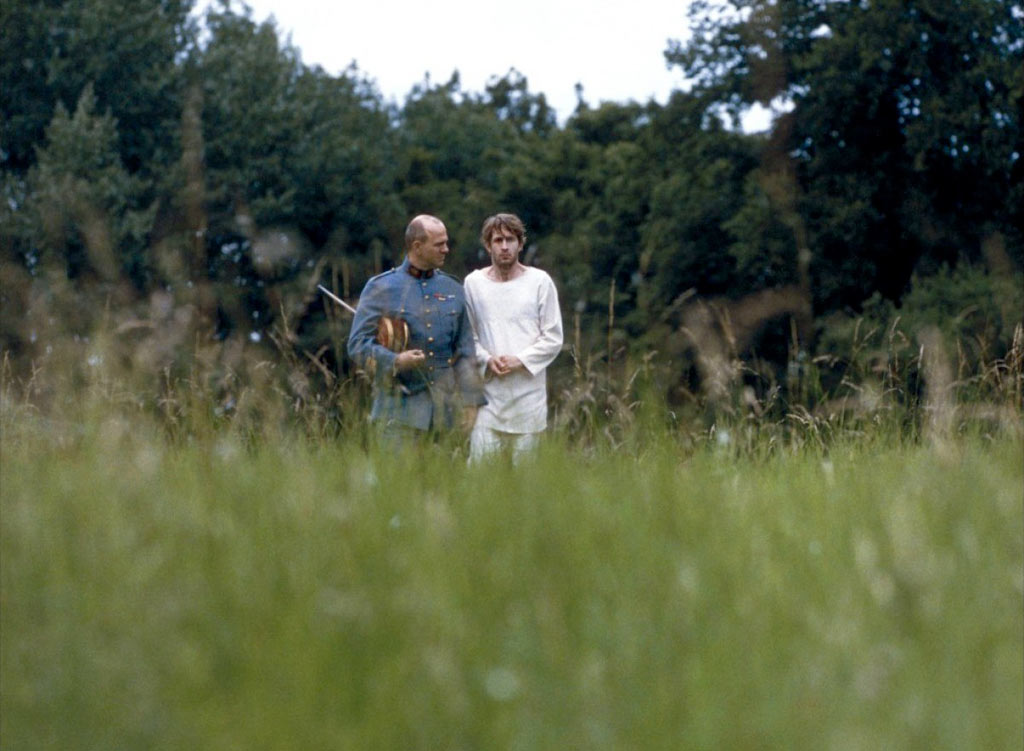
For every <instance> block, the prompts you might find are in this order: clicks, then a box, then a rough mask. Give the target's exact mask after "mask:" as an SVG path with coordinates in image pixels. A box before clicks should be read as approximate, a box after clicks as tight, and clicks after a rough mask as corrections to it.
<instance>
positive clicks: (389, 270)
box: [366, 268, 398, 284]
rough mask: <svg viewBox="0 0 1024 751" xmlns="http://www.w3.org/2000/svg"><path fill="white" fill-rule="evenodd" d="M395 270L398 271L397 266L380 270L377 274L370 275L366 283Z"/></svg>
mask: <svg viewBox="0 0 1024 751" xmlns="http://www.w3.org/2000/svg"><path fill="white" fill-rule="evenodd" d="M396 271H398V269H397V268H390V269H388V270H387V271H382V272H381V273H379V274H377V275H376V276H371V277H370V278H369V279H367V281H366V283H367V284H369V283H370V282H372V281H376V280H377V279H381V278H383V277H385V276H387V275H388V274H394V273H395V272H396Z"/></svg>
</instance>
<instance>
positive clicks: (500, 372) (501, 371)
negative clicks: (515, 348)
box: [487, 355, 526, 378]
mask: <svg viewBox="0 0 1024 751" xmlns="http://www.w3.org/2000/svg"><path fill="white" fill-rule="evenodd" d="M525 367H526V366H524V365H523V361H522V360H520V359H519V358H518V357H516V356H515V355H498V356H497V357H492V358H491V359H490V360H488V361H487V369H488V370H489V371H491V372H492V373H494V375H496V376H498V377H499V378H502V377H504V376H507V375H508V374H509V373H512V372H515V371H516V370H521V369H523V368H525Z"/></svg>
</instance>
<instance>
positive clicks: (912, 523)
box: [0, 417, 1024, 751]
mask: <svg viewBox="0 0 1024 751" xmlns="http://www.w3.org/2000/svg"><path fill="white" fill-rule="evenodd" d="M28 422H30V420H27V419H22V418H18V420H17V421H14V422H12V421H10V420H8V421H7V423H6V424H5V434H4V437H3V446H2V448H3V451H2V465H0V472H2V475H0V476H2V486H0V501H2V507H0V512H2V517H0V518H2V554H3V560H2V567H0V583H2V601H0V606H2V607H0V644H2V655H0V656H2V663H0V668H2V670H0V718H2V719H0V722H2V725H0V732H2V738H3V746H4V748H5V749H9V750H10V751H14V750H16V749H115V748H116V749H182V748H195V749H218V750H219V749H253V748H266V749H335V748H337V749H567V748H580V749H687V748H706V749H747V748H779V749H790V748H806V749H881V748H900V749H914V748H919V749H957V750H958V751H959V750H962V749H1019V748H1021V746H1022V744H1024V730H1022V717H1021V707H1022V706H1024V610H1022V595H1024V552H1022V545H1024V541H1022V538H1024V516H1022V514H1024V466H1022V464H1024V462H1022V458H1024V445H1022V443H1021V442H1020V440H1019V438H1016V437H1010V438H996V439H994V440H993V439H983V438H975V439H971V438H961V439H957V440H955V441H953V442H951V443H947V444H944V445H943V446H942V447H941V450H939V449H936V448H932V447H931V446H929V445H925V444H924V443H923V442H922V441H915V442H907V441H897V440H894V441H888V440H885V439H882V438H879V439H877V440H858V441H853V442H844V441H838V442H836V443H835V445H832V446H830V447H829V449H828V450H827V451H825V450H821V449H815V448H813V447H805V448H803V449H799V450H785V449H778V450H775V451H772V452H770V453H769V454H768V455H767V456H761V457H757V458H754V457H752V456H751V455H750V454H749V453H745V452H738V451H736V450H735V449H734V448H731V447H730V446H722V445H719V444H718V443H717V442H715V441H708V442H707V444H706V445H704V446H697V447H694V446H689V447H688V448H685V449H684V448H683V447H682V446H681V444H679V443H676V442H673V441H672V440H670V439H668V438H667V437H666V438H665V439H658V440H650V441H646V442H643V448H642V449H641V450H639V451H624V450H619V451H616V450H613V449H612V448H607V447H606V448H597V449H594V450H591V451H580V450H579V449H578V448H573V447H569V446H565V445H560V444H559V443H558V442H557V441H551V442H549V443H548V444H547V445H546V446H545V448H544V450H543V451H542V452H541V454H540V455H539V456H537V457H536V458H535V459H534V460H531V461H530V462H527V463H525V464H523V465H521V466H519V467H512V466H510V465H509V464H507V463H505V462H501V461H498V462H495V463H492V464H488V465H484V466H478V467H470V468H467V467H466V466H465V464H464V460H463V459H462V458H461V456H460V455H455V456H454V457H453V456H452V454H451V452H450V451H449V450H447V449H443V448H438V447H431V448H428V449H426V450H423V451H418V452H411V453H408V454H405V455H401V456H393V455H392V454H390V453H388V452H384V451H381V450H379V449H375V448H372V447H371V448H367V447H364V446H363V445H362V444H361V443H360V442H359V441H358V440H355V439H337V440H313V441H311V440H305V439H302V438H298V437H296V438H294V439H282V440H279V441H258V442H255V443H250V444H245V443H244V442H241V441H238V440H235V439H232V438H231V437H230V436H229V435H228V434H224V435H217V434H215V433H214V434H212V435H210V436H208V437H206V438H204V439H201V440H192V441H186V440H182V441H168V440H166V438H165V437H164V436H162V435H160V434H159V433H158V432H156V431H154V430H151V429H150V428H147V427H146V426H145V425H144V424H143V425H134V424H133V423H131V422H130V421H126V420H124V419H122V418H118V417H109V418H107V419H104V418H102V417H98V418H96V419H93V420H91V421H89V422H87V423H85V424H84V425H79V426H77V427H76V428H75V429H74V430H70V431H69V430H59V431H54V430H49V429H48V430H37V429H33V428H30V427H26V425H27V424H28ZM638 429H639V428H638ZM55 433H59V434H60V435H62V436H63V438H61V439H60V440H55V439H54V437H53V436H54V435H55Z"/></svg>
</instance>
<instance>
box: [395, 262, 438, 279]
mask: <svg viewBox="0 0 1024 751" xmlns="http://www.w3.org/2000/svg"><path fill="white" fill-rule="evenodd" d="M402 268H403V269H405V270H406V272H407V273H408V274H409V275H410V276H413V277H415V278H416V279H429V278H430V277H432V276H433V275H434V270H433V269H427V270H426V271H424V270H423V269H418V268H416V267H415V266H413V265H412V264H411V263H409V258H408V257H406V259H405V261H403V262H402Z"/></svg>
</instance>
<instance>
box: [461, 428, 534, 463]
mask: <svg viewBox="0 0 1024 751" xmlns="http://www.w3.org/2000/svg"><path fill="white" fill-rule="evenodd" d="M539 442H540V433H504V432H502V431H500V430H494V429H493V428H485V427H483V426H482V425H479V424H477V425H474V426H473V432H472V433H470V434H469V461H470V463H472V462H477V461H480V460H481V459H483V458H484V457H486V456H490V455H491V454H497V453H500V452H509V453H511V454H512V461H518V460H519V459H520V457H522V456H523V455H524V454H526V453H528V452H530V451H532V450H533V449H535V448H536V447H537V444H538V443H539Z"/></svg>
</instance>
